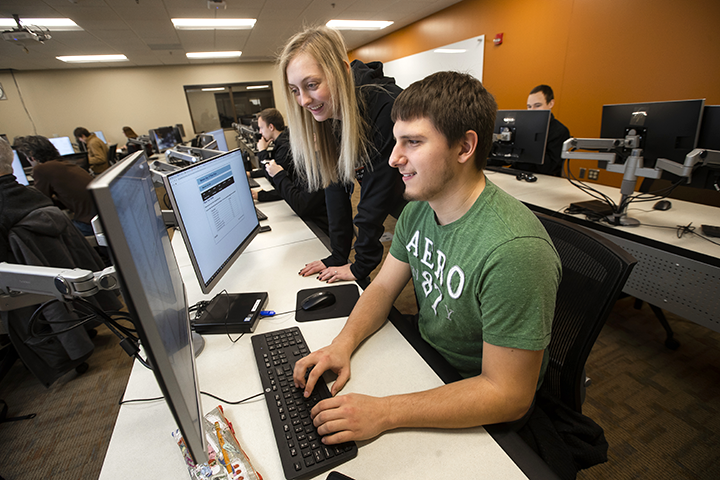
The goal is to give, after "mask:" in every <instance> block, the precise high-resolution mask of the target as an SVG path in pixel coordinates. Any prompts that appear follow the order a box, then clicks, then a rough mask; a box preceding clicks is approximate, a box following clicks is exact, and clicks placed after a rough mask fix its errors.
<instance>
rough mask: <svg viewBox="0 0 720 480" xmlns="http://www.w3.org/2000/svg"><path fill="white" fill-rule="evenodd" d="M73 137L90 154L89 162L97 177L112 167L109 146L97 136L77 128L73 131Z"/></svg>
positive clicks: (85, 129)
mask: <svg viewBox="0 0 720 480" xmlns="http://www.w3.org/2000/svg"><path fill="white" fill-rule="evenodd" d="M73 135H75V138H77V139H78V141H80V142H83V143H84V144H85V148H86V149H87V152H88V162H89V163H90V170H92V172H93V173H94V174H95V175H97V174H98V173H102V172H104V171H105V170H107V169H108V168H109V167H110V164H108V158H107V157H108V146H107V145H106V144H105V142H103V141H102V140H100V139H99V138H98V137H97V135H95V134H94V133H92V132H90V131H88V129H87V128H84V127H77V128H76V129H75V131H73Z"/></svg>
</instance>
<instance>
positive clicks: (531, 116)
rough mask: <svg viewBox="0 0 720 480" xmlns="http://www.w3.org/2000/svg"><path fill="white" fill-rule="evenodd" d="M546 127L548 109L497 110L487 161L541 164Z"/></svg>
mask: <svg viewBox="0 0 720 480" xmlns="http://www.w3.org/2000/svg"><path fill="white" fill-rule="evenodd" d="M549 127H550V111H549V110H498V112H497V115H496V117H495V129H494V130H493V146H492V149H491V150H490V155H489V156H488V159H489V160H494V161H495V162H502V163H510V164H515V163H520V162H522V163H532V164H536V165H542V163H543V162H544V160H545V147H546V144H547V136H548V128H549Z"/></svg>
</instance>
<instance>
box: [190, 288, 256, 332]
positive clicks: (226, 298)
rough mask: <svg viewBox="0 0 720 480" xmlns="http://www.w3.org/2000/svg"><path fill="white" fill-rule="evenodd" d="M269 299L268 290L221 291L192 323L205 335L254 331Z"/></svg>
mask: <svg viewBox="0 0 720 480" xmlns="http://www.w3.org/2000/svg"><path fill="white" fill-rule="evenodd" d="M267 300H268V294H267V292H255V293H220V294H218V295H215V297H214V298H213V299H212V300H211V301H210V304H209V305H208V306H207V308H205V310H204V311H203V312H202V313H201V314H200V316H199V317H196V318H195V320H193V321H192V322H191V324H192V326H193V329H194V330H195V332H197V333H199V334H203V335H204V334H206V333H207V334H226V333H252V332H254V331H255V327H257V323H258V321H259V320H260V311H261V310H262V309H263V307H264V306H265V304H266V303H267Z"/></svg>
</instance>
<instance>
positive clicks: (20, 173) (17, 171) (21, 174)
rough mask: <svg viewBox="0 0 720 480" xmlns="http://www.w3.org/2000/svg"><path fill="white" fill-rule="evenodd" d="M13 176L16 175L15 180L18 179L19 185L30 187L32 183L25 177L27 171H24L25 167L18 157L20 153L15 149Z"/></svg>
mask: <svg viewBox="0 0 720 480" xmlns="http://www.w3.org/2000/svg"><path fill="white" fill-rule="evenodd" d="M12 167H13V175H15V178H17V181H18V183H22V184H23V185H28V184H29V183H30V182H28V179H27V176H26V175H25V170H23V166H22V164H21V163H20V157H19V156H18V153H17V152H16V151H15V149H14V148H13V163H12Z"/></svg>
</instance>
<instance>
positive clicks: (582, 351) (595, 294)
mask: <svg viewBox="0 0 720 480" xmlns="http://www.w3.org/2000/svg"><path fill="white" fill-rule="evenodd" d="M536 215H537V216H538V218H539V219H540V221H541V222H542V224H543V225H544V226H545V229H546V230H547V232H548V234H549V235H550V238H551V239H552V241H553V243H554V245H555V248H556V249H557V251H558V254H559V255H560V261H561V262H562V281H561V282H560V286H559V288H558V294H557V301H556V305H555V317H554V319H553V325H552V337H551V340H550V345H549V347H548V350H549V354H550V363H549V364H548V369H547V372H546V373H545V379H544V383H543V388H545V389H547V390H548V391H549V392H550V393H551V394H552V395H553V396H555V397H556V398H559V399H560V400H561V401H562V402H563V403H565V404H566V405H567V406H569V407H570V408H572V409H574V410H575V411H577V412H580V413H582V401H583V389H584V383H585V361H586V360H587V358H588V356H589V355H590V350H592V347H593V344H594V343H595V340H596V339H597V337H598V335H599V334H600V330H601V329H602V327H603V325H604V324H605V321H606V320H607V318H608V316H609V315H610V311H611V310H612V308H613V305H615V301H616V300H617V298H618V296H619V294H620V292H621V291H622V288H623V286H624V285H625V281H626V280H627V278H628V276H629V275H630V271H631V270H632V267H633V266H634V265H635V263H636V260H635V259H634V258H633V257H632V256H631V255H630V254H629V253H627V252H626V251H625V250H623V249H622V248H620V247H619V246H617V245H616V244H614V243H612V242H611V241H610V240H607V239H606V238H604V237H602V236H600V235H599V234H597V233H595V232H593V231H591V230H588V229H587V228H584V227H582V226H579V225H574V224H572V223H570V222H567V221H565V220H561V219H558V218H554V217H550V216H547V215H543V214H540V213H536Z"/></svg>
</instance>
